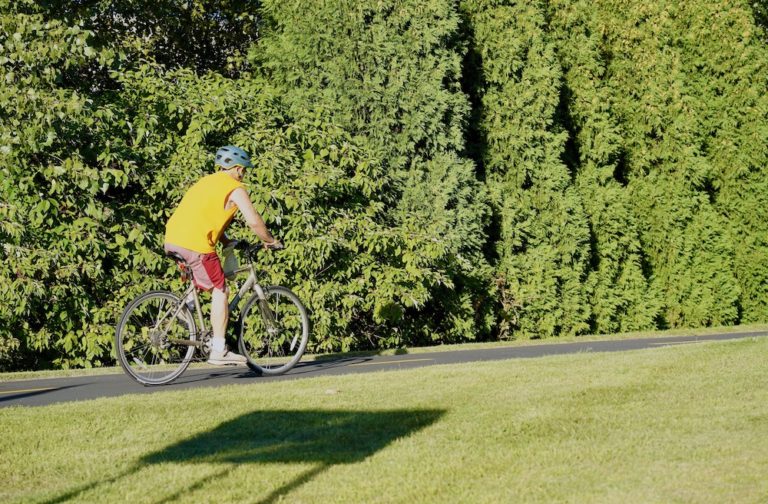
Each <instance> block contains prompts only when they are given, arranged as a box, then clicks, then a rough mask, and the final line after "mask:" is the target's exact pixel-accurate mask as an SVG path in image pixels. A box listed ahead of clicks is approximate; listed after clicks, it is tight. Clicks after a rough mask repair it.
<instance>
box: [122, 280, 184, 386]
mask: <svg viewBox="0 0 768 504" xmlns="http://www.w3.org/2000/svg"><path fill="white" fill-rule="evenodd" d="M180 304H181V299H179V298H178V296H176V295H175V294H172V293H170V292H167V291H150V292H147V293H145V294H142V295H140V296H139V297H137V298H136V299H134V300H133V301H131V302H130V303H129V304H128V306H127V307H126V308H125V311H124V312H123V315H122V316H121V317H120V322H119V323H118V324H117V331H116V333H115V350H116V354H117V360H118V361H119V362H120V365H121V366H122V367H123V370H125V372H126V374H127V375H128V376H130V377H131V378H133V379H134V380H136V381H137V382H139V383H142V384H144V385H162V384H164V383H169V382H171V381H173V380H174V379H175V378H177V377H178V376H179V375H180V374H181V373H183V372H184V370H185V369H187V366H189V363H190V361H191V360H192V356H193V355H194V353H195V346H196V342H195V340H196V333H197V331H196V327H195V322H194V320H195V319H194V317H193V316H192V312H191V311H190V310H189V308H187V307H186V305H184V306H182V307H181V309H180V310H179V311H178V313H177V308H178V306H179V305H180ZM174 314H176V315H175V316H174Z"/></svg>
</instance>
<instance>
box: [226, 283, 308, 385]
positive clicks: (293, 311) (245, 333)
mask: <svg viewBox="0 0 768 504" xmlns="http://www.w3.org/2000/svg"><path fill="white" fill-rule="evenodd" d="M264 294H265V296H266V299H265V300H261V299H259V297H258V296H257V295H254V296H253V297H252V298H251V299H250V300H249V301H248V303H247V304H246V305H245V308H243V312H242V314H241V315H240V337H239V340H238V346H239V347H240V353H241V354H243V355H244V356H245V357H246V358H247V359H248V367H250V368H251V369H252V370H253V371H254V372H256V373H257V374H260V375H261V374H264V375H270V376H271V375H279V374H282V373H285V372H286V371H288V370H289V369H291V368H292V367H293V366H295V365H296V363H297V362H299V359H301V356H302V354H303V353H304V350H305V349H306V348H307V341H308V340H309V316H308V315H307V310H306V308H304V305H302V304H301V301H299V298H298V297H296V294H294V293H293V292H291V291H290V290H288V289H286V288H285V287H279V286H275V287H266V288H265V289H264Z"/></svg>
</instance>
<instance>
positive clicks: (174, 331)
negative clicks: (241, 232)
mask: <svg viewBox="0 0 768 504" xmlns="http://www.w3.org/2000/svg"><path fill="white" fill-rule="evenodd" d="M236 248H238V249H241V250H242V251H243V255H244V256H245V257H246V258H247V264H246V265H244V266H241V267H239V268H237V269H236V270H235V271H234V272H233V273H231V274H230V275H228V277H227V279H228V280H231V279H233V278H235V277H236V276H237V275H239V274H242V273H248V278H247V279H246V280H245V282H244V283H243V284H242V286H241V287H240V288H239V289H236V290H237V294H235V297H234V298H233V299H232V301H230V303H229V312H230V321H232V320H233V317H232V315H233V314H235V313H236V311H237V308H238V305H239V304H240V302H241V301H242V300H243V299H245V298H246V296H247V295H248V293H249V292H250V291H251V290H253V294H252V295H251V297H250V299H248V301H247V302H246V303H245V305H244V307H243V309H242V311H240V313H239V316H238V317H237V322H236V324H237V329H239V332H238V347H239V349H240V353H241V354H242V355H244V356H245V357H246V359H247V365H248V367H249V368H250V369H251V370H252V371H253V372H254V373H255V374H256V375H258V376H261V375H267V376H272V375H279V374H282V373H285V372H287V371H289V370H290V369H291V368H293V366H295V365H296V363H297V362H299V359H301V356H302V355H303V353H304V350H305V349H306V347H307V341H308V340H309V316H308V315H307V310H306V308H305V307H304V305H302V303H301V301H300V300H299V298H298V297H297V296H296V294H294V293H293V292H291V290H290V289H288V288H286V287H281V286H267V287H262V286H261V285H260V284H259V283H258V282H257V279H256V268H255V266H254V262H255V257H256V255H257V254H258V252H259V250H261V248H262V247H261V246H259V245H250V244H248V243H247V242H240V243H239V244H238V245H237V246H236ZM270 248H272V250H279V249H280V248H282V247H279V248H278V247H270ZM166 256H167V257H169V258H171V259H173V260H174V261H176V263H177V264H178V266H179V269H180V270H181V273H182V280H183V281H185V282H189V284H190V285H189V287H188V288H187V289H186V291H185V293H184V294H183V295H182V296H181V297H179V296H177V295H176V294H174V293H172V292H170V291H166V290H153V291H149V292H145V293H144V294H141V295H140V296H138V297H137V298H136V299H134V300H133V301H131V302H130V303H128V305H127V306H126V307H125V310H124V311H123V314H122V316H121V317H120V320H119V322H118V324H117V327H116V331H115V346H116V353H117V357H118V361H119V362H120V365H121V366H122V368H123V370H124V371H125V372H126V374H127V375H128V376H130V377H131V378H133V379H134V380H136V381H137V382H139V383H141V384H143V385H163V384H167V383H170V382H172V381H173V380H175V379H176V378H178V377H179V376H180V375H181V374H182V373H183V372H184V371H185V370H186V369H187V367H188V366H189V364H190V363H191V362H193V360H195V358H194V357H195V351H196V350H197V351H198V352H199V354H200V357H199V358H198V359H197V360H199V361H206V360H208V355H209V354H210V351H211V336H212V332H211V330H210V329H209V328H207V327H206V325H205V319H204V317H203V310H202V308H201V305H200V298H199V296H198V292H197V291H198V289H197V288H196V286H195V284H194V282H193V280H192V274H191V271H190V270H189V267H188V265H187V263H186V261H184V259H183V258H182V257H181V256H179V255H177V254H173V253H167V254H166ZM190 296H191V297H192V299H194V307H190V306H188V305H187V303H185V302H184V301H183V300H186V299H189V298H190ZM191 308H194V311H195V313H194V314H193V313H192V309H191ZM195 315H196V318H195ZM230 323H231V322H230Z"/></svg>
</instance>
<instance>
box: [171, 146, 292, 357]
mask: <svg viewBox="0 0 768 504" xmlns="http://www.w3.org/2000/svg"><path fill="white" fill-rule="evenodd" d="M215 166H216V167H217V168H219V171H218V172H217V173H214V174H212V175H207V176H205V177H203V178H201V179H200V180H198V181H197V182H196V183H195V184H194V185H192V187H190V188H189V190H187V192H186V194H185V195H184V197H183V198H182V200H181V203H179V206H178V207H177V208H176V210H175V211H174V212H173V215H171V218H170V219H168V223H167V224H166V227H165V247H164V248H165V250H166V251H167V252H175V253H176V254H179V255H180V256H181V257H183V258H184V260H185V261H186V262H187V264H188V265H189V267H190V269H191V270H192V276H193V279H194V282H195V285H196V286H197V288H199V289H202V290H206V291H210V290H212V291H213V292H212V299H211V328H212V329H213V337H212V339H211V353H210V357H209V359H208V363H209V364H215V365H227V364H244V363H245V362H246V359H245V357H243V356H242V355H240V354H237V353H235V352H232V351H231V350H229V349H228V348H227V347H226V345H225V342H224V335H225V333H226V329H227V321H228V319H229V306H228V298H229V289H228V288H227V285H226V282H225V277H224V270H223V269H222V267H221V261H220V260H219V257H218V255H216V243H217V242H219V241H221V242H222V244H223V245H225V246H226V245H228V244H229V243H231V242H232V240H230V239H229V238H227V236H226V234H225V233H224V231H225V230H226V229H227V227H228V226H229V224H230V223H231V222H232V219H233V218H234V216H235V213H236V212H237V210H238V209H239V210H240V213H241V214H242V215H243V218H244V219H245V222H246V223H247V224H248V226H249V227H250V228H251V229H252V230H253V232H254V233H256V236H258V237H259V239H261V241H262V242H264V246H265V247H267V246H279V245H280V242H279V241H278V240H276V239H275V238H273V237H272V235H271V234H270V232H269V230H268V229H267V226H266V224H265V223H264V219H262V217H261V215H259V213H258V212H257V211H256V209H255V208H253V203H251V199H250V197H249V196H248V193H247V192H246V190H245V187H244V186H243V184H242V183H241V182H242V180H243V176H244V175H245V170H246V169H249V168H253V164H251V159H250V157H249V156H248V154H247V153H246V152H245V151H244V150H243V149H241V148H239V147H235V146H232V145H228V146H226V147H222V148H221V149H219V150H218V151H217V152H216V160H215ZM186 301H187V302H189V301H190V300H186Z"/></svg>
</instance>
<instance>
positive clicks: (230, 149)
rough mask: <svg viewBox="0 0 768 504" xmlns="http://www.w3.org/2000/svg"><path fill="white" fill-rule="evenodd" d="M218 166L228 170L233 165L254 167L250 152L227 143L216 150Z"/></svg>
mask: <svg viewBox="0 0 768 504" xmlns="http://www.w3.org/2000/svg"><path fill="white" fill-rule="evenodd" d="M216 166H221V167H222V168H224V169H225V170H228V169H229V168H232V167H233V166H242V167H243V168H253V165H252V164H251V158H250V156H248V153H247V152H245V151H244V150H243V149H241V148H240V147H235V146H234V145H227V146H226V147H222V148H221V149H219V150H217V151H216Z"/></svg>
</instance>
